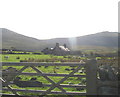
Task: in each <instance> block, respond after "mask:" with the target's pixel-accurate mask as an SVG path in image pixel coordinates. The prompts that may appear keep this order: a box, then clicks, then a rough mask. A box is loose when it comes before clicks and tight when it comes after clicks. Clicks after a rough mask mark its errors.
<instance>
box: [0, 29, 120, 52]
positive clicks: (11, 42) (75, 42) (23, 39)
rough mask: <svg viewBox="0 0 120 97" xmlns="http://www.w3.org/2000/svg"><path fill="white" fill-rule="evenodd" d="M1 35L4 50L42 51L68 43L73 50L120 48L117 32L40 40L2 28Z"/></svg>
mask: <svg viewBox="0 0 120 97" xmlns="http://www.w3.org/2000/svg"><path fill="white" fill-rule="evenodd" d="M1 33H2V48H10V47H15V48H16V49H20V50H31V51H40V50H42V49H44V48H46V47H54V46H55V44H56V42H58V43H60V45H63V44H64V43H66V44H67V46H68V47H69V48H70V49H73V50H79V49H81V48H82V47H87V48H89V47H93V48H94V47H105V48H116V47H117V46H118V33H117V32H100V33H96V34H91V35H85V36H80V37H76V38H55V39H48V40H38V39H35V38H32V37H27V36H24V35H21V34H18V33H16V32H13V31H10V30H8V29H4V28H0V35H1ZM119 40H120V37H119Z"/></svg>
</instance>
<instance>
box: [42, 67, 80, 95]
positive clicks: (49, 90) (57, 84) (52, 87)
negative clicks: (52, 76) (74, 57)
mask: <svg viewBox="0 0 120 97" xmlns="http://www.w3.org/2000/svg"><path fill="white" fill-rule="evenodd" d="M80 68H81V66H78V67H77V68H76V69H75V70H73V71H72V72H71V73H69V75H68V76H65V77H64V78H63V79H61V80H60V81H59V82H58V83H56V84H55V85H53V86H51V88H49V89H48V90H47V91H46V92H45V93H42V95H45V94H48V93H50V92H51V90H53V89H54V88H55V87H56V86H59V85H60V84H61V83H62V82H64V81H65V80H66V79H67V78H69V77H70V76H71V75H73V74H74V73H75V72H77V71H78V70H79V69H80Z"/></svg>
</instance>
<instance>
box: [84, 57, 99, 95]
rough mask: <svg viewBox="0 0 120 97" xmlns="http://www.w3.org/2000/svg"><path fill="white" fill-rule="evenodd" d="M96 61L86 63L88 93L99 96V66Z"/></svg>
mask: <svg viewBox="0 0 120 97" xmlns="http://www.w3.org/2000/svg"><path fill="white" fill-rule="evenodd" d="M96 63H97V62H96V60H95V59H92V60H89V61H87V62H86V65H85V67H86V89H87V90H86V92H87V95H97V65H96Z"/></svg>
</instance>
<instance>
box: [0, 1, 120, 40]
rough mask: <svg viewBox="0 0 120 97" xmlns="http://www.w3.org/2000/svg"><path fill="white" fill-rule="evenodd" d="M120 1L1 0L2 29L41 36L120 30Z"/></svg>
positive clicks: (0, 26)
mask: <svg viewBox="0 0 120 97" xmlns="http://www.w3.org/2000/svg"><path fill="white" fill-rule="evenodd" d="M118 1H119V0H0V13H1V14H0V28H7V29H10V30H12V31H15V32H17V33H19V34H23V35H26V36H30V37H34V38H37V39H51V38H61V37H76V36H83V35H88V34H93V33H97V32H103V31H112V32H117V31H118Z"/></svg>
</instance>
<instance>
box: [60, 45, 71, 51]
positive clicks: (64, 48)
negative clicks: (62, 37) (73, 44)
mask: <svg viewBox="0 0 120 97" xmlns="http://www.w3.org/2000/svg"><path fill="white" fill-rule="evenodd" d="M59 48H61V49H62V50H64V51H70V50H69V49H68V48H66V47H64V46H59Z"/></svg>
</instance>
